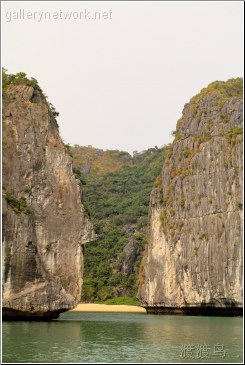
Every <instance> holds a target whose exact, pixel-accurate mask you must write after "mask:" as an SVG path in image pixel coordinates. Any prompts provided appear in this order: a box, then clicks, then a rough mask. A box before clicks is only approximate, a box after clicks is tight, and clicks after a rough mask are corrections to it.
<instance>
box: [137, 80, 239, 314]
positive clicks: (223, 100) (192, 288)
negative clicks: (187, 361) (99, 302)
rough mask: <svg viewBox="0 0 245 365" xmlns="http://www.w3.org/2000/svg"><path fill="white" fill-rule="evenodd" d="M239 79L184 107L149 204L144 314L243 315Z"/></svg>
mask: <svg viewBox="0 0 245 365" xmlns="http://www.w3.org/2000/svg"><path fill="white" fill-rule="evenodd" d="M242 105H243V102H242V79H239V78H238V79H231V80H228V81H227V82H214V83H212V84H210V85H209V86H208V87H207V88H205V89H203V90H202V91H201V93H200V94H198V95H197V96H195V97H194V98H192V99H191V101H190V103H188V104H187V105H185V107H184V110H183V116H182V118H181V119H180V120H179V121H178V124H177V129H176V132H175V140H174V142H173V143H172V145H171V146H170V148H169V154H168V158H167V160H166V161H165V163H164V166H163V171H162V179H161V181H160V182H159V181H158V184H157V185H156V186H155V188H154V190H153V191H152V195H151V204H150V232H149V244H148V247H147V249H146V253H145V256H144V258H143V261H142V266H141V275H140V287H139V293H138V295H139V298H140V300H141V304H142V306H144V307H146V308H147V310H148V312H153V313H154V312H157V313H190V314H213V313H215V314H240V313H242V264H243V261H242V252H243V251H242Z"/></svg>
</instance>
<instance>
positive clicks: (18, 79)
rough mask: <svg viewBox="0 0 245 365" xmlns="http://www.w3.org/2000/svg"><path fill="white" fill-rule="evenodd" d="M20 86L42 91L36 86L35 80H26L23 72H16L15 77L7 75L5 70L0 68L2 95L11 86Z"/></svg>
mask: <svg viewBox="0 0 245 365" xmlns="http://www.w3.org/2000/svg"><path fill="white" fill-rule="evenodd" d="M20 84H24V85H28V86H32V87H33V88H34V89H36V90H40V91H42V90H41V88H40V86H39V85H38V82H37V80H36V79H34V78H33V77H31V78H30V79H28V77H27V76H26V74H25V73H24V72H18V73H17V74H15V75H13V74H8V73H7V70H6V69H5V68H2V89H3V93H4V92H5V90H6V89H7V88H8V87H9V86H11V85H20Z"/></svg>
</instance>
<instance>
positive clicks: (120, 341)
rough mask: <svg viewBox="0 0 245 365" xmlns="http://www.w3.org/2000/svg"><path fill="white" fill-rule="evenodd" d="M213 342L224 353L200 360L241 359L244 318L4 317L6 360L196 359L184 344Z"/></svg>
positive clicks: (132, 315)
mask: <svg viewBox="0 0 245 365" xmlns="http://www.w3.org/2000/svg"><path fill="white" fill-rule="evenodd" d="M217 343H220V344H223V345H224V346H225V349H226V351H227V355H226V357H225V358H224V359H221V358H218V357H216V358H213V357H211V358H210V359H203V362H241V360H242V357H241V356H242V318H231V317H229V318H225V317H223V318H221V317H187V316H161V315H157V316H156V315H145V314H143V313H142V314H135V313H78V312H71V313H64V314H62V315H61V317H60V320H57V321H53V322H3V361H4V362H40V363H43V362H51V363H52V362H68V363H72V362H79V363H81V362H91V363H92V362H137V363H140V362H191V361H193V362H197V359H195V358H194V359H190V358H186V359H183V358H181V357H180V355H181V346H182V345H183V344H195V345H198V344H208V345H209V346H210V347H212V346H214V344H217ZM190 360H191V361H190ZM199 362H202V359H199Z"/></svg>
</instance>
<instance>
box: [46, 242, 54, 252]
mask: <svg viewBox="0 0 245 365" xmlns="http://www.w3.org/2000/svg"><path fill="white" fill-rule="evenodd" d="M53 244H54V243H53V242H49V243H48V244H47V245H46V246H45V249H46V251H51V249H52V247H53Z"/></svg>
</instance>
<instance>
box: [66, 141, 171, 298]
mask: <svg viewBox="0 0 245 365" xmlns="http://www.w3.org/2000/svg"><path fill="white" fill-rule="evenodd" d="M69 149H70V153H71V154H72V155H73V156H74V157H73V164H74V172H75V174H76V177H77V178H79V179H80V178H81V176H80V173H81V174H82V179H84V180H85V182H86V185H85V186H83V196H84V200H85V203H84V204H85V206H86V207H87V209H89V211H90V215H91V219H92V221H93V224H94V228H95V231H96V234H97V236H98V238H97V240H96V241H94V242H90V243H89V244H88V245H86V246H85V267H84V283H83V289H82V300H84V301H87V302H88V301H103V302H105V301H107V300H109V299H113V301H112V302H111V304H113V303H116V302H117V303H120V304H126V303H127V304H129V303H130V304H131V303H132V304H133V303H135V304H138V302H136V301H135V297H136V292H137V285H138V283H137V276H138V271H139V266H140V261H141V257H142V254H143V251H144V247H145V243H146V228H147V222H148V207H149V200H150V192H151V190H152V187H153V185H154V182H155V180H156V177H157V176H159V175H160V172H161V169H162V165H163V159H164V155H165V154H166V148H157V147H155V148H150V149H148V150H147V151H144V152H141V153H140V152H137V151H135V152H134V154H133V157H132V156H130V155H129V154H128V153H127V152H122V151H102V150H98V149H95V148H92V147H91V146H89V147H80V146H77V145H76V146H74V147H69ZM88 165H89V168H88ZM86 169H87V175H86V176H84V174H83V173H82V171H85V170H86ZM78 170H79V171H80V172H78ZM129 242H131V243H132V244H133V245H134V247H135V252H136V253H135V255H136V257H135V258H134V264H133V267H132V269H131V270H128V272H127V273H125V271H124V269H123V266H124V264H125V262H126V261H127V255H126V254H125V252H124V248H125V246H126V245H127V244H128V243H129ZM127 298H128V299H127Z"/></svg>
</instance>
